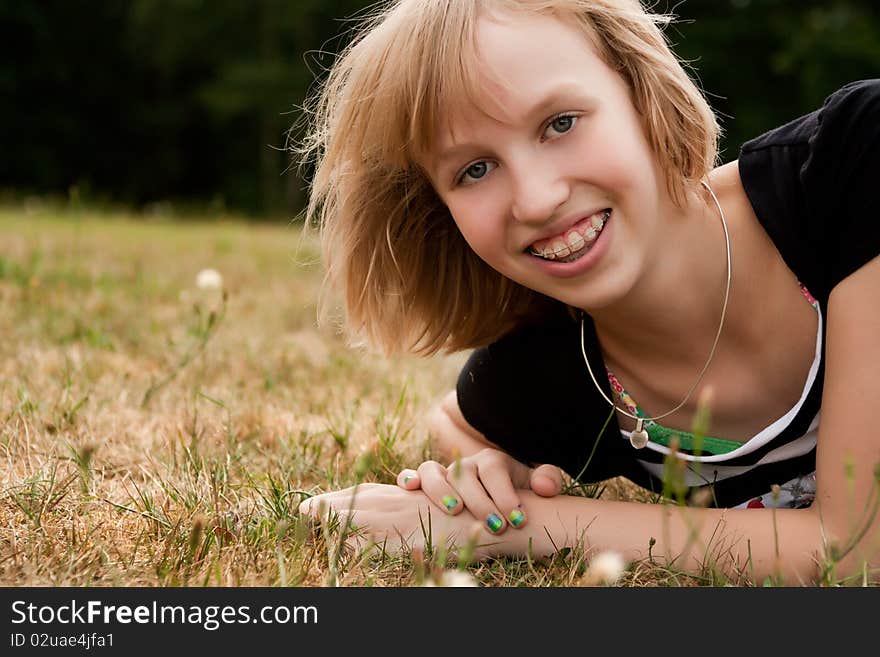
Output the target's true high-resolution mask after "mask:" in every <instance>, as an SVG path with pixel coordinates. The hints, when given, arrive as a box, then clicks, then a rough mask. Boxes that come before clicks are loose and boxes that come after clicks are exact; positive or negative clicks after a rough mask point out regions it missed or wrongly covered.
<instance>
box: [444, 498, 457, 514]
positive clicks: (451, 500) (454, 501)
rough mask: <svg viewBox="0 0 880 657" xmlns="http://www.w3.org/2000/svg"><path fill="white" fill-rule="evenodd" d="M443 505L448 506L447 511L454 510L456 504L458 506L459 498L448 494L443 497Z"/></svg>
mask: <svg viewBox="0 0 880 657" xmlns="http://www.w3.org/2000/svg"><path fill="white" fill-rule="evenodd" d="M443 506H445V507H446V510H447V511H452V510H453V509H454V508H455V507H456V506H458V498H457V497H453V496H452V495H446V496H445V497H444V498H443Z"/></svg>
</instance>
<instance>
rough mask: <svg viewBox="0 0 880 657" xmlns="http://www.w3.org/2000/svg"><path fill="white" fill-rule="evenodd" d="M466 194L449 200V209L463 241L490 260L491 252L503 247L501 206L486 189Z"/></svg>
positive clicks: (498, 250) (479, 254)
mask: <svg viewBox="0 0 880 657" xmlns="http://www.w3.org/2000/svg"><path fill="white" fill-rule="evenodd" d="M486 187H488V185H486ZM467 196H468V197H467V198H462V199H460V200H459V201H457V202H455V203H452V204H450V205H449V211H450V213H451V214H452V218H453V219H454V220H455V224H456V225H457V226H458V230H459V231H460V232H461V234H462V236H464V239H465V241H466V242H467V243H468V244H469V245H470V247H471V248H472V249H473V250H474V252H475V253H476V254H477V255H478V256H480V257H481V258H482V259H483V260H486V261H487V262H490V263H491V261H492V256H493V254H495V253H499V252H500V251H502V250H503V248H504V242H503V239H504V235H503V227H504V216H503V209H502V208H501V207H500V206H499V205H498V203H497V202H496V200H495V199H494V198H493V194H492V193H491V192H489V190H481V191H480V193H479V194H476V193H473V194H469V195H467Z"/></svg>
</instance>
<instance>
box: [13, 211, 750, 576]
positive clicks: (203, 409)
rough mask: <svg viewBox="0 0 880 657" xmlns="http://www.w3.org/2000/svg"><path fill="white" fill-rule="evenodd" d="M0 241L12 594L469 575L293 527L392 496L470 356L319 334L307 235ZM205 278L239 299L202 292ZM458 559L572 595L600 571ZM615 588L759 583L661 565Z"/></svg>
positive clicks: (607, 488) (99, 217) (24, 227)
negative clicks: (317, 500)
mask: <svg viewBox="0 0 880 657" xmlns="http://www.w3.org/2000/svg"><path fill="white" fill-rule="evenodd" d="M0 244H2V248H0V335H2V336H3V340H0V461H2V464H3V465H2V469H0V473H2V474H0V584H2V585H6V586H45V585H52V586H82V585H114V586H180V585H198V586H203V585H204V586H214V585H224V586H251V585H259V586H275V585H299V586H322V585H327V584H337V585H344V586H408V585H419V584H421V583H424V582H425V581H426V580H428V579H432V578H433V579H438V578H439V576H440V574H441V571H443V570H445V569H447V568H455V566H456V564H455V563H454V562H451V560H450V559H448V558H447V557H446V555H445V554H443V553H442V551H438V552H436V553H433V554H427V555H426V554H420V553H417V554H413V555H404V556H399V555H390V554H384V555H380V556H378V557H369V558H367V557H362V556H361V555H346V554H343V553H340V552H338V551H336V549H335V548H336V542H337V537H336V535H335V534H334V533H333V532H332V531H331V530H327V529H321V528H315V527H314V526H313V524H312V523H310V522H308V521H307V520H306V519H304V518H301V517H300V516H299V515H298V511H297V505H298V503H299V501H300V500H301V499H302V498H303V496H304V495H305V494H308V493H309V492H312V491H316V490H329V489H334V488H338V487H345V486H350V485H353V484H354V483H356V482H357V481H358V479H359V478H361V477H362V478H363V480H364V481H378V482H385V483H393V481H394V478H395V475H396V473H397V471H398V470H399V468H400V467H401V466H403V465H407V464H413V463H417V462H419V461H421V460H423V459H424V458H426V457H427V456H429V450H428V446H427V435H426V433H425V430H424V427H423V426H422V423H421V419H422V418H423V417H424V415H425V412H426V411H427V410H428V408H429V407H430V406H431V405H432V404H433V403H435V402H436V401H437V400H438V399H439V398H440V397H442V395H443V394H444V393H445V392H446V391H447V390H448V389H449V388H450V387H451V386H453V385H454V382H455V377H456V375H457V372H458V370H459V368H460V367H461V364H462V363H463V361H464V358H465V357H466V354H458V355H454V356H443V357H435V358H433V359H428V360H424V359H417V358H415V357H401V358H396V359H392V360H383V359H380V358H378V357H375V356H372V355H369V354H364V353H357V352H354V351H352V350H350V349H348V348H347V347H346V346H345V345H344V343H343V341H342V340H341V338H340V337H339V335H338V334H337V333H336V332H335V331H334V330H333V329H332V328H322V329H320V330H319V329H318V328H316V326H315V299H316V296H317V291H318V287H319V285H320V280H321V271H320V267H319V265H318V262H317V261H318V255H317V250H316V247H315V245H314V244H313V243H311V242H310V241H309V240H307V239H304V238H303V237H302V235H301V232H300V230H299V228H298V227H297V226H295V225H292V224H291V225H286V226H285V225H281V226H278V225H275V226H266V225H249V224H246V223H244V222H240V221H236V220H235V219H234V218H228V217H225V218H219V219H217V220H215V221H210V222H198V221H190V222H186V221H180V222H174V223H172V222H169V221H155V220H148V219H144V218H138V217H134V216H128V215H124V214H119V215H113V214H107V213H103V214H97V213H88V212H84V211H82V210H80V209H75V210H69V209H60V210H51V209H48V208H38V209H36V210H34V209H33V208H31V209H30V211H28V212H26V211H25V210H23V209H19V208H13V207H7V208H5V209H0ZM205 268H213V269H216V270H218V271H219V272H221V273H222V275H223V280H224V289H225V293H221V292H220V291H219V290H202V289H199V288H198V287H196V285H195V280H196V274H197V273H198V272H199V271H200V270H202V269H205ZM364 455H369V456H370V458H364ZM591 491H592V493H591V494H596V492H597V491H601V494H602V495H603V497H606V498H612V499H614V498H618V499H631V498H633V497H636V496H639V495H642V494H643V493H641V492H640V491H638V490H637V489H635V488H634V487H633V486H631V485H629V484H627V483H626V482H624V481H622V480H612V481H609V482H604V483H603V485H602V486H601V487H595V488H593V489H591ZM460 567H461V569H462V570H466V571H467V572H469V573H470V575H471V576H472V577H473V578H474V579H475V580H476V581H477V582H479V583H480V584H481V585H484V586H571V585H577V584H578V583H579V582H581V581H582V578H583V575H584V573H585V571H586V567H587V559H586V555H585V553H584V551H583V550H579V549H574V550H563V551H561V552H560V553H559V554H557V555H556V557H554V558H552V559H547V560H542V561H538V562H536V561H534V560H532V559H528V558H523V559H497V560H490V561H484V562H480V563H474V564H464V563H462V564H460ZM621 584H622V585H624V586H700V585H706V584H710V585H717V584H733V585H749V584H750V582H748V581H747V580H737V581H731V580H730V579H727V578H725V577H724V576H722V575H718V574H715V573H712V572H711V569H709V570H707V574H706V577H704V578H698V577H688V576H684V575H681V574H679V573H676V572H674V571H672V570H669V569H666V568H662V567H660V566H658V565H656V564H653V563H650V562H648V561H646V562H644V563H639V564H635V565H634V567H632V568H631V569H630V570H629V571H628V572H627V573H626V575H625V576H624V579H623V580H622V581H621Z"/></svg>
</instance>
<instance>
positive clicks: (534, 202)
mask: <svg viewBox="0 0 880 657" xmlns="http://www.w3.org/2000/svg"><path fill="white" fill-rule="evenodd" d="M518 169H520V170H519V171H515V172H514V173H513V176H512V177H513V190H512V196H513V202H512V207H511V213H512V215H513V218H514V219H515V220H516V221H518V222H520V223H524V224H529V223H531V224H543V223H546V222H547V221H548V220H549V219H550V218H551V217H553V216H554V215H555V214H556V211H557V209H558V208H559V207H560V206H561V205H563V204H564V203H565V202H566V201H567V200H568V197H569V194H570V188H569V184H568V182H567V181H566V180H565V179H564V178H563V177H562V176H560V175H558V174H557V172H555V171H553V170H552V169H550V168H547V167H537V170H536V167H534V166H532V167H518Z"/></svg>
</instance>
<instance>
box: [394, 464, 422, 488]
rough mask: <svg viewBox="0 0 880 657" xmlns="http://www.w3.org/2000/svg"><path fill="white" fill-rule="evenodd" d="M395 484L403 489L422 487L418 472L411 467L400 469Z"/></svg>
mask: <svg viewBox="0 0 880 657" xmlns="http://www.w3.org/2000/svg"><path fill="white" fill-rule="evenodd" d="M397 485H398V486H400V487H401V488H402V489H404V490H418V489H419V488H421V487H422V480H421V479H420V478H419V473H418V472H417V471H416V470H413V469H412V468H407V469H405V470H401V471H400V474H398V475H397Z"/></svg>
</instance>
